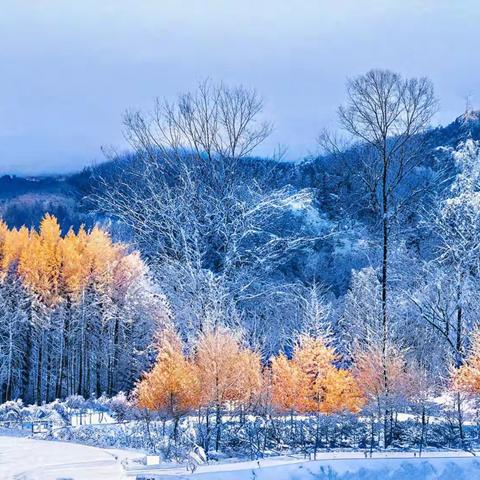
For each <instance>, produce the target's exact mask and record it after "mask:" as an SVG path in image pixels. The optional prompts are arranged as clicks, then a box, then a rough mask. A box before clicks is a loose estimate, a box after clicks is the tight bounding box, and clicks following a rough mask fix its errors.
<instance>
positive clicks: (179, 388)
mask: <svg viewBox="0 0 480 480" xmlns="http://www.w3.org/2000/svg"><path fill="white" fill-rule="evenodd" d="M199 394H200V388H199V381H198V375H197V369H196V367H195V365H194V364H193V363H192V362H191V361H190V360H188V359H187V358H186V357H185V356H184V353H183V345H182V342H181V340H180V337H179V336H178V334H177V333H176V332H175V331H174V330H173V329H171V328H169V329H167V330H166V331H165V332H164V333H163V334H162V335H161V336H160V338H159V341H158V354H157V359H156V362H155V364H154V366H153V368H152V369H151V370H150V371H149V372H148V373H146V374H144V376H143V378H142V380H141V381H140V382H139V383H138V384H137V386H136V389H135V396H136V398H137V403H138V405H139V406H140V407H142V408H146V409H149V410H154V411H157V412H159V413H160V414H161V415H163V416H164V417H165V418H173V419H174V437H175V439H176V438H177V425H178V420H179V419H180V417H181V416H183V415H185V414H186V413H188V412H189V411H191V410H193V409H195V408H198V406H199V401H200V396H199Z"/></svg>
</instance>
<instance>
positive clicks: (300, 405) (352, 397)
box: [271, 336, 363, 413]
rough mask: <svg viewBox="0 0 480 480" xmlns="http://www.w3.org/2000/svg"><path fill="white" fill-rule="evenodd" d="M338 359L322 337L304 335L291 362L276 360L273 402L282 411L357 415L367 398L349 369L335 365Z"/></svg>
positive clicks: (281, 359)
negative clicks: (352, 413) (345, 412)
mask: <svg viewBox="0 0 480 480" xmlns="http://www.w3.org/2000/svg"><path fill="white" fill-rule="evenodd" d="M337 360H338V359H337V356H336V354H335V352H334V350H333V349H332V348H331V347H329V346H328V345H327V344H326V342H325V340H323V339H322V338H315V337H311V336H302V337H300V339H299V341H298V342H297V344H296V345H295V348H294V351H293V356H292V359H291V360H288V359H287V358H286V357H285V356H284V355H283V354H281V355H279V356H278V357H276V358H274V359H273V360H272V364H271V369H272V401H273V404H274V406H275V407H277V408H278V409H279V410H281V411H285V410H290V411H295V412H299V413H300V412H301V413H337V412H341V411H352V412H357V411H359V410H360V408H361V407H362V405H363V396H362V394H361V391H360V389H359V387H358V385H357V382H356V381H355V379H354V378H353V376H352V374H351V373H350V372H349V371H348V370H343V369H339V368H337V367H336V366H335V362H336V361H337Z"/></svg>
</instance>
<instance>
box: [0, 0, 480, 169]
mask: <svg viewBox="0 0 480 480" xmlns="http://www.w3.org/2000/svg"><path fill="white" fill-rule="evenodd" d="M479 25H480V1H478V0H448V1H447V0H423V1H420V0H383V1H375V0H370V1H367V0H317V1H313V0H311V1H307V0H292V1H287V0H253V1H250V0H223V1H221V0H197V1H194V0H189V1H186V0H185V1H182V0H176V1H175V0H155V1H153V0H150V1H147V0H30V1H22V0H2V2H1V8H0V44H1V48H0V172H2V173H4V172H9V173H12V172H13V173H44V172H55V171H58V172H65V171H72V170H76V169H79V168H81V167H82V166H84V165H87V164H90V163H92V162H93V161H97V162H98V161H101V160H102V158H103V156H102V153H101V151H100V147H101V146H115V147H117V148H120V149H122V148H124V146H125V144H124V142H123V138H122V133H121V130H122V126H121V117H122V113H123V112H124V111H125V109H127V108H140V109H148V108H149V107H150V106H151V105H152V103H153V99H154V98H155V97H156V96H161V97H167V98H173V97H174V96H175V95H176V94H177V93H179V92H182V91H184V90H188V89H191V88H193V87H195V85H196V84H197V83H198V82H199V81H200V80H202V79H204V78H206V77H210V78H212V79H214V80H219V81H220V80H223V81H225V82H226V83H230V84H236V83H242V84H244V85H247V86H252V87H255V88H257V90H258V91H259V92H260V93H261V94H262V95H263V97H264V98H265V107H266V108H265V112H266V115H267V116H268V118H269V119H271V120H272V121H273V122H274V124H275V127H276V128H275V132H274V134H273V135H272V138H271V139H270V141H269V142H268V143H267V144H266V145H265V146H264V148H263V150H261V151H260V152H259V153H265V154H266V153H268V152H270V151H271V150H272V149H273V148H274V146H275V145H276V144H278V143H281V144H284V145H286V146H288V148H289V151H288V156H289V157H290V158H301V157H303V156H305V155H307V154H308V153H309V152H311V151H312V150H314V149H315V137H316V135H317V133H318V132H319V130H320V129H321V128H323V127H332V126H333V125H334V124H335V115H336V114H335V111H336V107H337V105H338V104H339V103H340V102H341V101H342V99H343V94H344V86H345V78H346V77H347V76H349V75H350V76H352V75H357V74H359V73H363V72H365V71H366V70H368V69H370V68H390V69H394V70H397V71H400V72H402V73H404V74H406V75H411V76H413V75H427V76H429V77H430V78H431V79H432V80H433V81H434V83H435V87H436V91H437V95H438V97H439V98H440V102H441V110H440V112H439V114H438V115H437V118H436V119H435V121H436V122H437V123H447V122H449V121H450V120H452V119H453V118H454V117H455V116H456V115H457V114H459V113H461V112H462V110H463V109H464V106H465V97H466V96H467V95H472V103H473V105H474V106H476V107H477V108H480V51H479V40H478V38H479V33H478V32H479Z"/></svg>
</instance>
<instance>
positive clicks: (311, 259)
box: [0, 70, 480, 452]
mask: <svg viewBox="0 0 480 480" xmlns="http://www.w3.org/2000/svg"><path fill="white" fill-rule="evenodd" d="M262 108H263V104H262V100H261V98H260V97H259V96H258V94H257V93H256V92H254V91H251V90H248V89H245V88H243V87H237V88H230V87H226V86H224V85H218V86H217V85H214V84H213V83H211V82H204V83H202V84H201V85H200V86H199V88H198V89H197V90H196V91H194V92H192V93H188V94H185V95H182V96H180V97H179V98H178V100H177V101H175V102H173V103H165V104H164V103H161V102H158V103H157V104H156V105H155V106H154V109H153V112H154V113H153V114H148V113H142V112H130V113H128V114H127V115H126V118H125V130H126V137H127V139H128V140H129V142H130V146H131V151H130V152H129V153H128V154H125V155H123V156H120V157H116V158H113V159H110V160H108V161H106V162H105V163H103V164H101V165H98V166H96V167H92V168H89V169H86V170H85V171H83V172H80V173H78V174H75V175H71V176H67V177H64V178H43V179H31V178H30V179H21V178H15V177H3V178H2V179H1V181H0V183H1V185H3V192H2V196H1V201H2V205H1V209H2V215H3V219H4V222H5V223H2V224H1V226H0V259H1V264H0V271H1V275H2V281H1V285H0V311H1V313H0V316H1V321H0V347H1V350H0V351H1V354H0V355H1V356H0V394H1V398H2V400H10V399H15V398H18V397H21V398H23V399H24V400H25V401H27V402H37V403H41V402H42V401H52V400H54V399H55V398H57V397H59V398H64V397H67V396H69V395H76V394H79V395H83V396H84V397H88V396H90V395H91V394H94V395H95V396H97V397H98V396H100V395H101V394H102V393H104V392H105V393H106V394H107V395H113V394H117V393H118V392H120V391H126V392H129V393H130V394H131V395H132V397H131V398H132V402H133V403H134V404H135V405H136V406H137V407H142V408H145V409H147V410H150V411H153V412H156V413H157V414H159V415H160V416H161V418H163V419H166V418H169V419H173V420H174V422H173V425H174V426H173V431H172V435H173V438H174V439H175V444H176V442H177V434H178V432H177V427H178V422H179V420H180V418H181V417H183V416H185V415H188V414H192V413H193V412H198V415H199V418H200V416H201V415H204V417H203V418H204V419H205V429H206V433H205V432H204V438H203V441H204V446H205V447H206V450H207V452H208V448H209V447H211V445H210V443H212V444H213V443H215V449H216V450H219V448H220V447H221V441H222V437H221V435H222V433H221V432H222V427H221V426H222V418H223V416H224V415H225V410H226V409H227V406H228V408H234V407H235V408H237V407H238V415H239V423H240V424H241V425H243V423H242V422H245V418H244V415H245V412H246V411H250V412H253V413H255V415H259V416H260V417H262V418H265V419H267V418H269V417H268V416H269V415H271V414H272V412H280V414H285V413H289V414H291V416H292V423H291V427H288V428H291V435H292V442H293V444H295V442H297V440H296V439H295V438H296V437H295V435H296V434H297V433H298V432H297V430H296V428H297V427H295V424H294V420H293V416H294V415H295V414H299V413H300V414H308V415H310V414H312V415H315V416H316V429H317V430H316V434H315V435H316V436H315V440H314V442H315V452H316V448H317V445H318V442H319V441H320V438H319V435H320V434H319V427H318V425H319V422H320V420H319V418H320V417H319V415H320V414H322V415H323V414H326V415H330V414H337V413H342V412H345V411H348V412H351V413H358V412H363V413H364V414H365V415H366V416H367V417H368V419H369V421H370V423H371V432H370V433H369V432H367V431H366V428H367V424H365V425H362V427H361V428H363V430H362V433H361V435H363V436H364V437H366V436H367V435H371V438H370V442H371V444H372V445H373V443H374V442H377V443H378V445H383V446H384V447H386V446H388V445H390V444H394V443H395V442H398V441H400V440H401V432H400V430H401V428H400V427H399V426H398V422H397V420H398V418H397V416H398V413H399V412H403V413H406V412H408V413H409V414H410V413H411V414H414V415H419V416H420V417H421V426H422V427H421V433H420V435H421V440H420V441H421V442H422V444H423V441H424V433H425V432H424V428H425V425H426V423H425V422H426V420H425V418H426V416H428V415H434V414H436V413H438V412H437V404H436V403H435V402H434V401H433V399H434V398H437V397H439V396H440V395H442V394H444V393H445V392H447V393H448V395H451V398H452V401H453V402H454V405H455V409H453V410H452V412H453V413H452V412H450V411H449V412H450V413H448V415H449V417H448V418H449V420H448V421H449V422H450V424H451V425H454V427H452V429H453V428H454V429H455V433H454V434H453V435H454V436H458V438H459V439H460V440H461V442H464V440H465V432H464V416H463V404H464V402H465V400H466V398H467V397H468V396H469V395H472V394H476V393H478V390H479V388H478V385H479V383H478V381H479V380H478V379H479V378H480V371H479V370H478V368H477V365H478V352H479V351H480V347H479V338H480V337H479V335H480V334H479V333H478V330H477V328H478V325H477V324H478V313H479V307H478V301H477V298H476V296H477V295H476V292H477V291H478V289H479V287H480V283H479V282H480V278H479V261H478V260H479V258H480V257H479V248H480V203H479V198H480V197H479V195H480V113H478V112H474V111H467V112H465V113H464V114H463V115H461V116H460V117H458V118H457V119H456V120H455V121H454V122H453V123H451V124H450V125H448V126H446V127H437V128H432V126H431V121H432V118H433V115H434V113H435V110H436V108H437V101H436V98H435V96H434V94H433V86H432V85H431V83H430V82H429V81H428V80H427V79H403V78H402V77H401V76H399V75H397V74H393V73H391V72H388V71H377V70H375V71H371V72H368V73H367V74H366V75H364V76H361V77H358V78H357V79H354V80H352V81H350V82H349V83H348V87H347V95H346V101H345V104H344V105H343V106H342V107H341V108H340V110H339V126H340V127H341V128H342V131H343V132H346V140H345V139H344V140H342V139H341V138H340V137H339V136H337V135H335V134H332V133H324V134H322V135H321V136H320V138H319V151H320V152H321V153H319V154H318V155H317V156H313V157H311V158H308V159H304V160H303V161H299V162H289V161H285V160H283V159H280V158H258V157H256V156H255V149H256V147H257V146H258V145H259V144H261V143H262V142H263V141H264V140H265V139H266V138H267V137H268V135H269V134H270V132H271V128H272V126H271V125H270V124H269V123H267V122H264V121H262V117H261V114H262ZM312 141H313V140H312ZM46 213H49V214H52V215H55V217H56V218H54V217H53V216H50V215H46V216H45V214H46ZM57 220H58V222H57ZM82 224H83V225H84V227H81V225H82ZM71 227H72V228H71ZM155 358H156V361H155ZM212 372H215V375H214V377H212V376H211V375H212ZM232 405H233V407H232ZM236 411H237V410H236ZM210 415H215V421H214V422H215V425H216V430H215V432H216V433H215V435H216V437H215V441H214V440H213V433H212V432H211V431H210V429H212V428H213V427H212V424H211V423H210ZM446 415H447V414H446ZM420 417H419V418H420ZM270 418H271V417H270ZM356 418H357V417H356ZM350 420H351V419H350ZM231 421H232V422H233V420H231ZM354 421H356V420H354ZM419 421H420V420H419ZM265 422H266V424H265V425H266V426H265V429H266V430H268V428H270V427H268V421H267V420H265ZM272 422H273V420H272ZM300 422H302V420H300ZM199 423H200V424H201V421H200V420H199ZM350 427H352V425H350ZM350 427H349V428H350ZM198 428H199V429H200V428H203V426H202V425H200V426H199V427H198ZM272 428H274V424H273V423H272ZM352 428H353V427H352ZM359 428H360V427H359ZM301 429H303V426H302V427H301ZM293 430H295V432H296V433H294V432H293ZM301 431H303V430H301ZM449 434H450V433H449ZM415 435H417V434H416V433H415ZM447 436H448V435H447ZM374 437H375V439H374ZM362 438H363V437H362ZM445 438H446V437H445ZM449 438H450V437H449ZM364 440H365V439H364ZM302 441H303V440H302ZM362 441H363V440H362ZM442 441H443V440H442ZM445 441H446V440H445ZM448 441H450V440H448ZM265 442H267V433H265ZM365 442H366V440H365Z"/></svg>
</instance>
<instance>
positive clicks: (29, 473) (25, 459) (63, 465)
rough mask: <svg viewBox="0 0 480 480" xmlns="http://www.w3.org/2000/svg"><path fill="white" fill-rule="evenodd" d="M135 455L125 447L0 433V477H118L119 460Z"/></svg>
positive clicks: (46, 479) (34, 479) (96, 479)
mask: <svg viewBox="0 0 480 480" xmlns="http://www.w3.org/2000/svg"><path fill="white" fill-rule="evenodd" d="M135 455H136V456H138V454H135V452H133V453H132V452H130V451H127V450H116V449H102V448H96V447H89V446H86V445H79V444H75V443H67V442H55V441H47V440H37V439H31V438H22V437H10V436H0V480H13V479H15V480H59V479H62V480H67V479H71V480H105V479H122V478H125V474H124V469H123V467H122V463H121V462H122V460H123V459H124V458H127V457H132V456H135Z"/></svg>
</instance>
